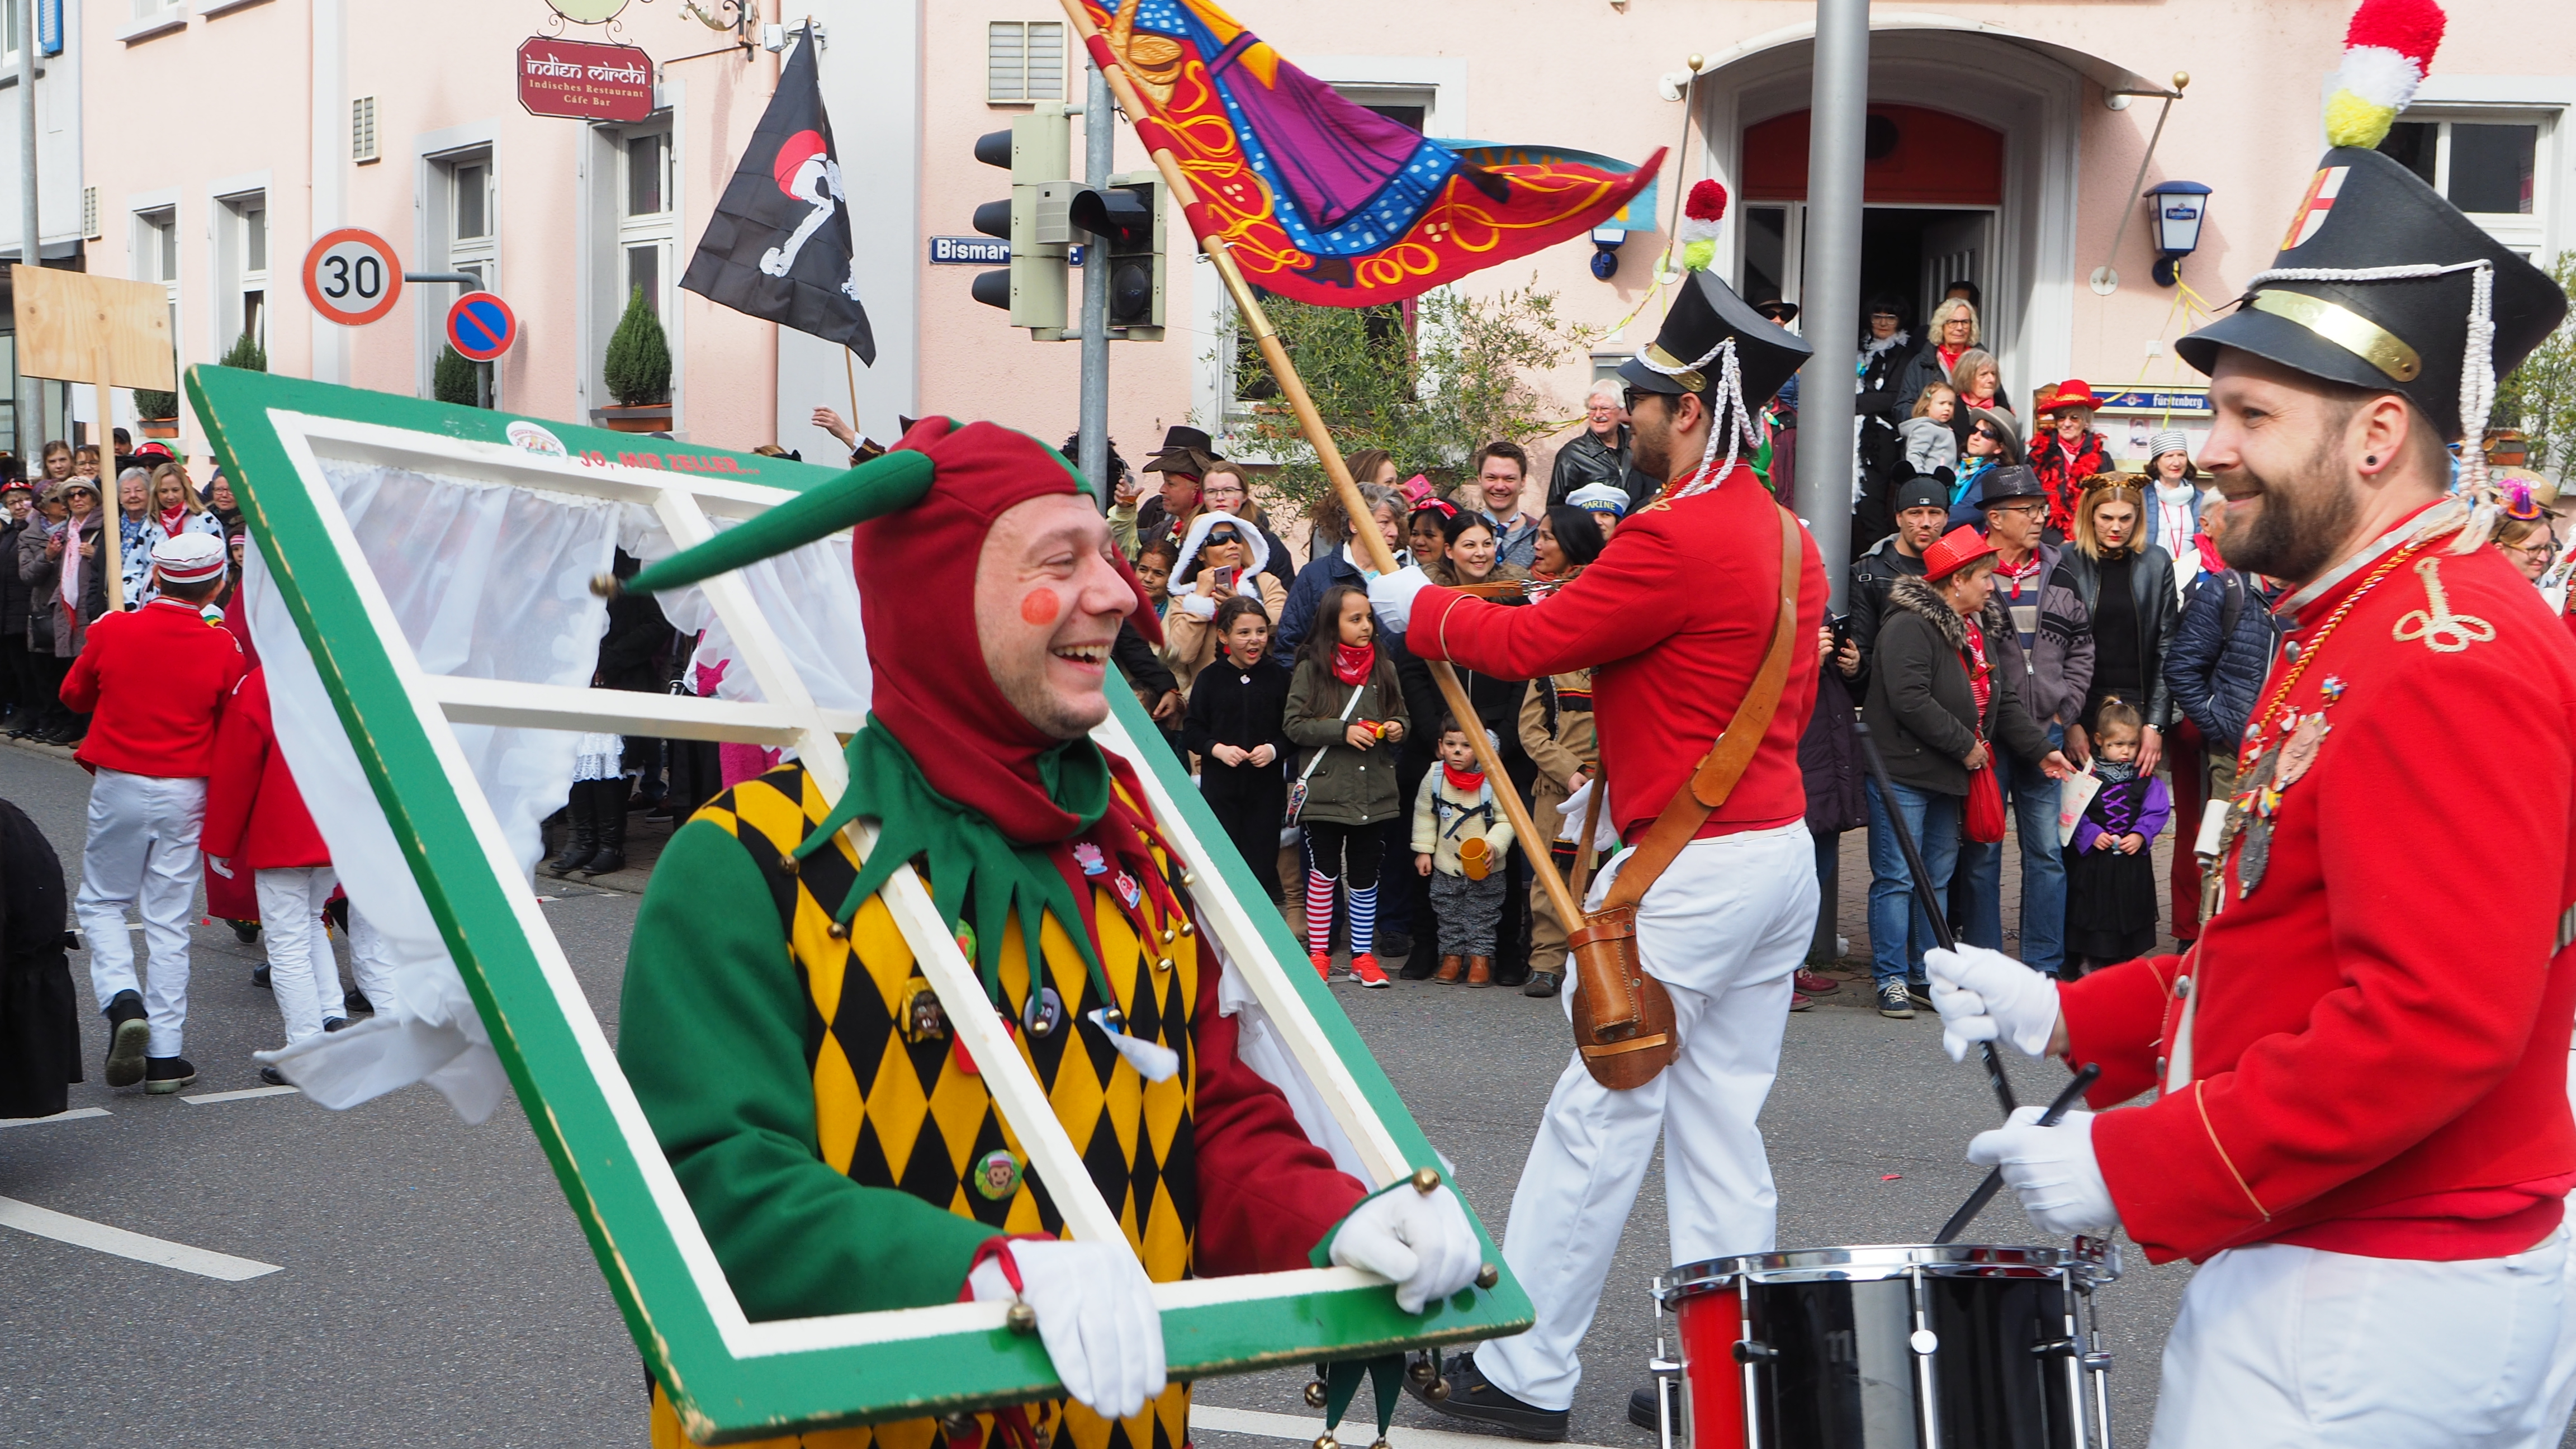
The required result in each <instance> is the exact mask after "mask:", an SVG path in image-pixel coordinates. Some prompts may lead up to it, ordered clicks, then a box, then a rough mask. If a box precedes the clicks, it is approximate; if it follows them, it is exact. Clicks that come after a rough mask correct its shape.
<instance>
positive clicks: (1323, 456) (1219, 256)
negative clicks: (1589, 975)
mask: <svg viewBox="0 0 2576 1449" xmlns="http://www.w3.org/2000/svg"><path fill="white" fill-rule="evenodd" d="M1062 4H1063V6H1064V13H1065V17H1066V19H1068V20H1069V21H1070V22H1071V23H1072V25H1073V28H1074V33H1075V34H1077V35H1080V36H1081V37H1082V39H1083V42H1084V44H1085V45H1086V46H1087V47H1088V48H1089V49H1090V52H1091V57H1092V62H1093V63H1094V64H1096V65H1098V66H1099V67H1100V70H1101V74H1102V75H1104V76H1106V77H1107V78H1108V81H1109V89H1110V90H1111V91H1112V92H1114V93H1115V94H1116V95H1117V97H1118V105H1119V108H1120V109H1122V110H1124V111H1126V113H1127V115H1128V118H1129V120H1130V121H1146V120H1152V119H1153V118H1154V113H1153V111H1152V109H1151V108H1150V107H1148V106H1147V105H1146V104H1145V103H1144V101H1143V100H1142V99H1141V98H1140V97H1138V95H1137V94H1136V87H1135V84H1134V82H1132V81H1131V80H1129V79H1128V76H1127V71H1126V68H1125V67H1124V66H1122V65H1120V64H1119V63H1118V59H1117V57H1116V55H1115V54H1113V53H1112V52H1111V51H1110V49H1109V47H1108V45H1107V43H1106V42H1105V41H1104V40H1103V39H1102V38H1101V35H1100V29H1099V27H1098V26H1095V25H1093V24H1092V23H1091V16H1090V14H1089V12H1087V11H1085V10H1084V9H1083V6H1082V0H1062ZM1083 123H1084V124H1085V125H1089V124H1091V123H1092V118H1091V117H1088V116H1086V117H1084V118H1083ZM1139 129H1140V132H1141V131H1142V129H1143V128H1142V127H1140V128H1139ZM1143 139H1144V140H1145V141H1146V143H1147V145H1148V146H1150V147H1151V149H1152V151H1153V157H1154V168H1155V169H1156V170H1158V171H1160V172H1162V174H1163V184H1164V185H1165V186H1167V187H1169V188H1171V192H1172V199H1173V200H1174V201H1175V202H1178V203H1179V204H1180V207H1181V214H1182V215H1183V216H1184V217H1185V218H1187V219H1188V221H1189V223H1190V232H1191V234H1192V235H1194V236H1196V237H1197V238H1198V240H1199V250H1200V251H1202V252H1205V253H1206V254H1207V259H1208V261H1209V262H1210V263H1211V264H1212V265H1214V266H1215V268H1216V274H1217V276H1218V277H1219V278H1221V279H1223V280H1224V282H1225V290H1226V294H1227V295H1228V296H1230V297H1232V298H1233V299H1234V310H1235V313H1236V315H1237V316H1239V317H1240V318H1242V321H1243V326H1244V328H1245V330H1247V331H1249V332H1250V333H1251V334H1252V338H1253V341H1254V342H1255V343H1257V344H1258V345H1259V346H1260V348H1261V359H1262V361H1263V362H1265V363H1267V364H1269V367H1270V375H1271V376H1272V377H1274V378H1276V379H1278V382H1279V390H1280V391H1281V392H1282V393H1284V394H1286V395H1287V398H1288V406H1289V407H1290V409H1292V410H1293V411H1294V412H1295V413H1296V414H1297V426H1298V428H1299V429H1301V430H1302V431H1303V432H1304V433H1305V435H1306V442H1307V444H1308V446H1310V447H1312V448H1313V449H1314V450H1315V456H1316V457H1317V458H1318V459H1320V460H1321V461H1322V462H1323V465H1324V472H1325V474H1326V476H1328V477H1330V478H1331V479H1332V480H1333V491H1334V492H1335V493H1337V494H1339V495H1340V496H1341V502H1342V511H1343V512H1344V513H1345V514H1347V515H1348V516H1349V517H1350V519H1351V520H1352V522H1353V525H1354V526H1353V528H1352V529H1351V538H1352V540H1353V541H1354V542H1355V543H1357V544H1358V545H1359V546H1360V548H1362V549H1363V550H1365V551H1366V552H1367V554H1368V559H1369V567H1371V568H1372V569H1375V570H1376V571H1377V572H1379V573H1382V574H1387V573H1393V572H1395V567H1396V564H1395V553H1394V551H1393V550H1391V549H1389V548H1388V547H1387V544H1386V540H1385V539H1384V538H1383V537H1381V536H1380V535H1379V534H1378V531H1377V530H1376V529H1375V528H1374V527H1361V526H1358V524H1359V521H1360V520H1362V519H1366V518H1370V517H1372V516H1373V515H1372V514H1371V512H1370V510H1369V506H1368V503H1367V500H1365V499H1364V498H1362V497H1361V496H1360V490H1359V484H1358V483H1357V482H1355V481H1354V480H1353V479H1352V477H1351V470H1350V465H1349V464H1347V463H1345V462H1343V461H1342V452H1341V449H1339V448H1337V447H1335V446H1333V437H1332V434H1331V433H1330V432H1328V431H1326V429H1325V427H1324V419H1323V415H1322V414H1321V413H1318V412H1317V411H1316V410H1315V400H1314V398H1313V397H1312V396H1311V395H1309V394H1308V393H1307V391H1306V384H1305V381H1304V380H1303V379H1302V378H1300V377H1298V375H1297V367H1296V364H1295V363H1292V362H1290V361H1289V360H1288V349H1287V348H1286V347H1284V346H1282V345H1281V344H1280V341H1279V334H1278V332H1277V331H1276V330H1275V329H1274V328H1272V327H1271V325H1270V316H1269V314H1268V313H1266V312H1264V311H1263V310H1262V308H1261V300H1260V298H1258V297H1256V296H1254V295H1253V291H1252V288H1251V286H1250V285H1249V284H1248V283H1246V282H1245V281H1244V280H1243V273H1242V271H1241V270H1240V269H1238V268H1237V267H1236V266H1235V264H1234V255H1233V252H1232V251H1231V250H1230V249H1229V248H1228V247H1227V246H1226V243H1225V239H1224V238H1223V237H1220V236H1217V235H1214V234H1213V233H1211V232H1208V231H1205V230H1202V229H1201V227H1200V224H1199V222H1200V216H1201V213H1200V212H1199V211H1198V210H1197V207H1198V190H1197V188H1195V187H1193V186H1192V185H1191V184H1190V178H1189V176H1188V174H1187V173H1186V172H1184V171H1183V170H1182V169H1181V162H1180V158H1179V157H1177V156H1175V155H1173V154H1172V150H1171V148H1170V147H1169V146H1156V145H1153V139H1154V138H1153V136H1152V135H1151V134H1146V135H1144V136H1143ZM1425 662H1426V663H1428V664H1429V665H1430V666H1431V679H1432V682H1433V683H1435V684H1437V685H1439V686H1440V697H1441V698H1442V699H1444V700H1446V701H1447V702H1448V704H1449V713H1450V714H1451V715H1453V716H1455V717H1456V718H1457V720H1458V721H1459V722H1460V723H1461V724H1467V725H1468V729H1467V730H1466V735H1467V742H1468V743H1469V744H1470V745H1472V746H1473V747H1474V748H1475V751H1476V762H1477V764H1479V765H1480V766H1482V767H1483V768H1484V771H1485V775H1486V777H1487V778H1488V779H1491V780H1494V781H1497V782H1498V784H1497V786H1496V788H1495V790H1494V798H1495V800H1496V801H1497V802H1499V803H1500V804H1501V805H1502V807H1503V814H1504V815H1505V816H1506V817H1508V818H1509V819H1510V820H1511V822H1512V830H1513V832H1514V834H1516V835H1517V836H1518V837H1519V838H1520V840H1521V842H1522V854H1523V855H1524V856H1526V857H1527V858H1528V860H1529V863H1530V869H1531V870H1532V871H1534V872H1535V873H1536V874H1537V877H1538V883H1539V889H1541V890H1543V891H1545V892H1547V899H1548V904H1550V905H1551V906H1553V907H1555V909H1556V918H1557V919H1558V920H1559V921H1561V922H1563V923H1564V924H1565V926H1566V928H1567V929H1569V930H1571V929H1573V928H1574V927H1576V926H1578V925H1580V924H1581V923H1582V921H1583V911H1582V908H1581V907H1580V906H1579V905H1578V904H1577V903H1576V901H1575V899H1574V893H1573V892H1572V891H1570V890H1568V889H1567V888H1566V884H1565V877H1564V875H1563V874H1561V873H1560V872H1559V871H1558V870H1557V868H1556V862H1555V861H1554V860H1553V859H1552V858H1550V856H1549V853H1548V849H1547V842H1548V841H1550V840H1553V839H1555V838H1556V832H1555V831H1553V830H1551V831H1547V832H1544V833H1542V832H1541V831H1540V830H1539V829H1538V827H1537V826H1536V825H1534V824H1532V823H1531V820H1530V813H1529V807H1527V806H1526V805H1523V804H1522V803H1521V797H1520V791H1519V790H1518V789H1516V788H1515V787H1514V786H1513V785H1512V784H1511V780H1510V777H1509V776H1508V775H1506V774H1505V773H1504V771H1503V762H1502V757H1501V755H1500V754H1499V753H1498V752H1497V751H1496V749H1495V747H1494V742H1493V741H1492V740H1491V739H1489V738H1487V737H1486V734H1485V731H1484V729H1483V728H1482V727H1481V724H1479V723H1470V722H1471V721H1476V720H1477V718H1478V717H1477V714H1476V706H1475V705H1474V704H1473V703H1472V702H1471V701H1470V700H1469V699H1468V698H1467V689H1466V686H1464V685H1462V684H1460V683H1459V682H1458V675H1457V672H1456V671H1455V670H1453V669H1451V668H1450V667H1449V665H1448V662H1447V661H1446V660H1438V659H1434V660H1427V661H1425ZM1433 723H1434V722H1432V721H1421V720H1417V721H1415V728H1417V729H1428V728H1431V727H1432V725H1433Z"/></svg>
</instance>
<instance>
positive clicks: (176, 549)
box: [152, 529, 230, 584]
mask: <svg viewBox="0 0 2576 1449" xmlns="http://www.w3.org/2000/svg"><path fill="white" fill-rule="evenodd" d="M224 554H225V549H224V545H223V540H221V539H219V538H216V537H214V536H213V535H211V534H204V533H198V532H196V531H195V530H193V529H192V530H190V531H188V532H186V533H179V534H173V535H172V536H170V537H168V538H164V539H162V540H161V541H160V542H158V543H155V544H154V545H152V566H153V567H154V568H156V569H159V570H160V571H161V578H162V580H163V582H165V583H173V584H198V583H204V582H205V581H206V580H208V579H211V578H215V577H218V576H220V575H221V574H222V573H223V571H224V569H225V568H226V567H227V566H228V565H229V563H230V560H229V559H227V558H226V557H225V556H224Z"/></svg>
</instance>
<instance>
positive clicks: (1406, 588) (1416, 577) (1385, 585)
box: [1368, 566, 1431, 634]
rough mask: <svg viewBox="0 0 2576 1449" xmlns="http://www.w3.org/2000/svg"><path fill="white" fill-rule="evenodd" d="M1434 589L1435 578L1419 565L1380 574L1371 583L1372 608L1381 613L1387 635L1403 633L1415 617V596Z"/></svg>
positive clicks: (1369, 584) (1370, 597) (1370, 603)
mask: <svg viewBox="0 0 2576 1449" xmlns="http://www.w3.org/2000/svg"><path fill="white" fill-rule="evenodd" d="M1430 587H1431V576H1430V575H1428V574H1425V573H1424V572H1423V571H1422V570H1421V568H1420V567H1419V566H1408V567H1405V568H1400V569H1397V570H1396V571H1395V572H1394V573H1391V574H1379V575H1378V576H1377V577H1376V578H1373V579H1371V580H1369V581H1368V596H1369V607H1370V608H1372V609H1374V610H1376V611H1377V616H1378V619H1379V621H1380V622H1382V623H1384V624H1385V625H1386V627H1387V632H1389V633H1392V634H1401V633H1403V632H1404V631H1405V628H1406V623H1407V621H1408V620H1410V619H1411V618H1412V617H1413V596H1414V595H1416V594H1419V593H1421V592H1422V591H1423V590H1424V589H1427V588H1430Z"/></svg>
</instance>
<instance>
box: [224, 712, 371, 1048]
mask: <svg viewBox="0 0 2576 1449" xmlns="http://www.w3.org/2000/svg"><path fill="white" fill-rule="evenodd" d="M214 770H215V773H214V779H213V782H212V783H211V784H210V785H209V786H208V788H207V791H206V825H205V831H204V834H203V836H202V837H201V838H200V842H199V843H200V844H201V845H202V846H203V847H204V849H205V852H206V854H207V855H208V856H209V857H211V860H212V861H220V862H222V865H221V867H220V868H221V869H222V870H224V871H226V872H228V873H229V874H231V875H232V876H233V877H234V878H235V879H238V878H239V877H241V876H242V875H245V874H247V875H249V876H251V878H252V882H253V885H254V888H255V889H256V890H257V891H258V893H259V918H260V923H261V926H262V927H263V928H264V931H265V934H266V936H267V938H268V971H269V989H270V990H271V991H273V992H274V993H276V996H277V1014H278V1016H279V1018H280V1019H281V1020H282V1021H283V1022H284V1024H285V1027H286V1044H287V1045H288V1046H293V1045H294V1044H295V1043H297V1042H300V1041H303V1040H305V1039H306V1038H308V1037H313V1036H319V1035H320V1034H322V1033H323V1032H326V1031H337V1030H339V1029H340V1028H341V1027H343V1026H345V1025H347V1024H348V1017H349V1012H350V1011H351V1009H352V1008H353V1007H354V1006H355V1003H354V1002H352V1001H350V1000H348V999H347V998H346V997H344V996H343V995H342V993H341V990H340V964H339V962H338V961H337V960H336V959H334V958H333V956H332V954H331V939H330V936H329V935H328V934H327V933H326V932H325V931H324V930H323V927H322V908H323V905H324V904H325V903H326V902H328V901H329V900H330V899H331V892H332V890H333V889H334V888H335V887H336V886H337V885H338V884H339V878H338V877H337V876H335V875H334V874H333V873H332V870H331V848H330V847H329V846H328V845H326V844H324V843H323V840H322V832H321V831H320V830H318V829H316V828H315V827H314V824H313V816H312V814H311V813H310V812H309V811H307V810H306V809H305V808H304V795H303V793H302V792H301V791H299V790H298V789H297V788H296V785H295V776H294V774H293V773H292V772H291V771H289V770H288V769H287V766H286V753H285V752H284V751H283V750H280V749H279V748H278V747H277V734H276V728H275V726H273V725H272V724H271V723H270V715H269V707H268V672H267V671H266V670H263V669H253V670H252V671H250V673H248V674H246V675H243V676H242V682H241V683H240V684H238V685H236V686H234V688H233V692H232V697H231V698H230V699H229V700H227V701H226V702H225V704H224V713H223V720H222V722H221V723H220V724H218V725H217V726H216V728H215V755H214ZM210 868H212V867H211V863H210ZM351 918H352V921H353V922H354V920H355V918H356V913H355V912H354V911H352V912H351ZM355 940H356V936H355V934H354V933H353V934H352V936H351V941H352V943H353V944H354V943H355ZM351 963H352V965H354V966H355V967H356V970H357V973H358V986H359V991H360V994H361V995H362V996H368V997H372V996H374V995H379V994H381V995H384V996H385V997H386V998H387V999H388V1000H390V999H391V991H392V983H391V981H390V980H388V979H386V977H385V976H384V975H383V974H382V972H381V969H380V967H379V965H378V963H377V962H376V961H375V960H373V959H370V957H369V956H366V955H361V954H358V953H355V952H353V953H352V956H351ZM371 988H372V989H371ZM259 1076H260V1080H261V1081H264V1082H267V1083H268V1084H269V1085H271V1086H284V1085H286V1078H285V1077H284V1076H282V1075H281V1074H280V1073H279V1072H278V1070H277V1068H275V1067H262V1068H260V1069H259Z"/></svg>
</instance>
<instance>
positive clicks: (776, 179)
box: [680, 24, 877, 367]
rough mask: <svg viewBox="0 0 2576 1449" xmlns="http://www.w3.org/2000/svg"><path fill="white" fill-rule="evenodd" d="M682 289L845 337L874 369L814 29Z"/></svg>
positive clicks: (782, 78) (872, 337)
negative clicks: (818, 70) (817, 64)
mask: <svg viewBox="0 0 2576 1449" xmlns="http://www.w3.org/2000/svg"><path fill="white" fill-rule="evenodd" d="M680 285H681V286H683V287H686V288H687V289H688V290H690V291H692V292H695V293H697V294H698V295H700V296H702V297H705V298H708V299H709V300H711V301H715V302H721V303H723V304H724V305H725V306H728V307H731V308H732V309H734V310H735V311H737V312H747V313H749V314H750V315H752V316H754V317H762V318H766V319H768V320H769V321H772V322H777V323H781V324H783V325H785V326H788V327H793V328H795V329H796V330H797V331H799V332H809V333H812V334H813V335H814V336H816V337H820V338H823V339H825V340H827V341H831V342H837V343H840V344H841V345H842V346H844V347H847V348H849V349H850V350H851V351H852V352H855V353H857V354H858V355H859V360H860V361H861V362H864V363H867V364H868V365H870V366H872V367H873V366H874V365H876V360H877V340H876V334H875V333H874V332H872V331H870V330H869V328H868V314H867V309H866V308H864V307H861V306H860V305H859V278H858V264H857V262H856V261H855V260H854V259H853V257H852V256H851V246H850V216H849V198H848V196H847V195H846V194H845V193H844V192H843V191H842V190H841V163H840V160H839V158H838V156H837V155H836V154H835V153H834V152H833V149H832V122H831V120H830V118H828V117H826V116H825V115H824V114H823V87H822V82H821V78H820V77H819V76H818V75H817V74H816V72H815V69H814V34H813V28H812V26H811V25H810V24H809V25H808V26H807V27H806V28H805V30H804V32H803V33H802V34H801V36H800V37H799V39H798V41H797V44H796V51H795V53H794V54H793V55H791V56H789V57H788V60H787V68H786V69H785V70H784V71H781V72H780V73H779V76H778V93H777V94H776V95H774V96H772V97H770V100H769V109H768V111H767V112H765V113H763V114H762V116H761V118H760V127H759V129H757V130H755V131H753V132H752V134H751V145H750V146H749V147H748V148H747V149H745V150H744V152H743V153H742V164H741V165H740V166H739V167H736V168H735V170H734V173H733V179H732V180H731V181H729V182H726V183H725V191H724V197H723V199H721V200H719V201H718V202H717V203H716V214H715V219H714V220H712V221H710V222H708V223H707V230H706V235H704V236H702V237H700V238H698V254H697V255H696V256H694V257H692V258H690V259H689V270H688V272H687V273H686V274H685V275H683V276H682V277H681V278H680Z"/></svg>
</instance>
